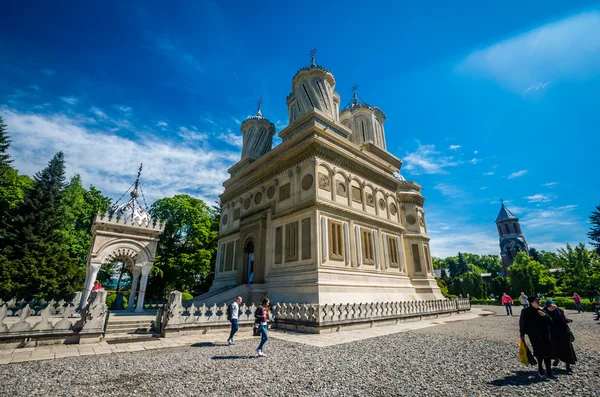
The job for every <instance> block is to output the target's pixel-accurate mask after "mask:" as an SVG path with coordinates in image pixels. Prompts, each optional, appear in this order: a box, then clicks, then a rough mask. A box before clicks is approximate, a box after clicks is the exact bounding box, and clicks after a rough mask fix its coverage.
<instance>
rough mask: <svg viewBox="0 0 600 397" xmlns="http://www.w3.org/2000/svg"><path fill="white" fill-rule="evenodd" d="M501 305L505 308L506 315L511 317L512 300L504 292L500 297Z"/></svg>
mask: <svg viewBox="0 0 600 397" xmlns="http://www.w3.org/2000/svg"><path fill="white" fill-rule="evenodd" d="M502 304H503V305H504V307H505V308H506V315H507V316H512V315H513V314H512V305H513V300H512V298H511V297H510V296H509V295H508V294H507V293H506V292H505V293H504V295H502Z"/></svg>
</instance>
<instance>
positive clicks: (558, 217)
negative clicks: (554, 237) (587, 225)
mask: <svg viewBox="0 0 600 397" xmlns="http://www.w3.org/2000/svg"><path fill="white" fill-rule="evenodd" d="M576 207H577V206H576V205H563V206H561V207H548V208H536V209H533V210H530V211H529V212H528V213H527V214H526V216H525V217H524V218H523V219H522V220H521V223H522V224H523V225H525V226H527V227H528V228H530V229H539V230H553V229H556V230H561V231H562V232H565V231H568V229H566V228H573V227H575V228H579V227H580V226H581V224H583V222H581V220H580V219H577V217H576V216H575V215H574V214H573V210H574V209H575V208H576Z"/></svg>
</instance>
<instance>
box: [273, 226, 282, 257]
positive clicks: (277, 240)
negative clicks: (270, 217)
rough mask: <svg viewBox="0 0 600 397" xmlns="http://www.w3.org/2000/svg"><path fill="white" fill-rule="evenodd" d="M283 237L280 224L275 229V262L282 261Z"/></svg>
mask: <svg viewBox="0 0 600 397" xmlns="http://www.w3.org/2000/svg"><path fill="white" fill-rule="evenodd" d="M282 237H283V232H282V227H281V226H279V227H278V228H276V229H275V263H281V262H282V251H283V250H282V244H281V239H282Z"/></svg>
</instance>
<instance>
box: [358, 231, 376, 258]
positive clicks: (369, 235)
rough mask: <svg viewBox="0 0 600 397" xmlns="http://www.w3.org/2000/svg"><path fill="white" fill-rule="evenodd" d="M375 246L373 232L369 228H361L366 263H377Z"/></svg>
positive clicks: (363, 254)
mask: <svg viewBox="0 0 600 397" xmlns="http://www.w3.org/2000/svg"><path fill="white" fill-rule="evenodd" d="M373 246H374V243H373V232H372V231H371V230H368V229H361V247H362V262H363V263H364V264H365V265H372V264H374V263H375V250H374V247H373Z"/></svg>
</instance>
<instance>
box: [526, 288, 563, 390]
mask: <svg viewBox="0 0 600 397" xmlns="http://www.w3.org/2000/svg"><path fill="white" fill-rule="evenodd" d="M527 301H528V302H529V307H526V308H525V309H523V310H522V311H521V318H520V319H519V331H520V333H521V340H522V341H525V335H528V336H529V341H530V342H531V347H532V348H533V355H534V356H535V358H536V359H537V361H538V373H539V374H540V376H544V369H543V368H542V363H543V364H544V365H545V366H546V373H545V375H546V376H547V377H548V378H552V379H554V378H555V376H554V375H553V374H552V367H551V366H550V364H551V361H552V356H553V348H552V341H551V339H550V326H551V325H552V320H551V319H550V316H548V315H547V314H546V313H545V312H544V311H543V310H542V308H541V307H540V299H539V298H538V297H537V296H530V297H529V298H527Z"/></svg>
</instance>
